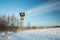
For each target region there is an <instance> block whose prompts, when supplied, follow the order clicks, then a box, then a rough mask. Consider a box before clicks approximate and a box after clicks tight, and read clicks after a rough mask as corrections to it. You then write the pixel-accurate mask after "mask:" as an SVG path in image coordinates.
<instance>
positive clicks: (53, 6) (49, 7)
mask: <svg viewBox="0 0 60 40" xmlns="http://www.w3.org/2000/svg"><path fill="white" fill-rule="evenodd" d="M59 4H60V2H55V3H50V4H48V3H47V4H44V5H42V6H41V5H40V6H38V7H36V8H33V9H31V10H28V11H26V12H25V13H26V14H27V15H30V16H36V15H38V14H43V13H46V12H49V11H52V10H55V9H60V6H59Z"/></svg>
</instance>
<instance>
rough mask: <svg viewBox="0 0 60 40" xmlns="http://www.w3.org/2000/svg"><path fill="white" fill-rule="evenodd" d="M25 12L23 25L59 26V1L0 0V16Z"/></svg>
mask: <svg viewBox="0 0 60 40" xmlns="http://www.w3.org/2000/svg"><path fill="white" fill-rule="evenodd" d="M20 12H25V14H26V16H25V20H24V22H25V25H27V24H28V22H30V23H31V25H36V26H54V25H60V0H0V15H1V14H2V15H12V14H14V15H16V17H17V18H18V19H19V13H20Z"/></svg>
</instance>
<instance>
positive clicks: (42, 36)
mask: <svg viewBox="0 0 60 40" xmlns="http://www.w3.org/2000/svg"><path fill="white" fill-rule="evenodd" d="M8 39H9V40H60V28H50V29H41V30H38V29H37V30H25V31H18V32H17V33H14V34H12V35H10V36H9V37H8Z"/></svg>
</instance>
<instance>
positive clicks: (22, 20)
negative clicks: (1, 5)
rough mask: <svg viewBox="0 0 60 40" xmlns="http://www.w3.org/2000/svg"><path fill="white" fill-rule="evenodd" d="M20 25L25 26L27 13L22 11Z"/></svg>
mask: <svg viewBox="0 0 60 40" xmlns="http://www.w3.org/2000/svg"><path fill="white" fill-rule="evenodd" d="M19 15H20V27H21V28H22V27H24V17H25V13H24V12H21V13H20V14H19Z"/></svg>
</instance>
